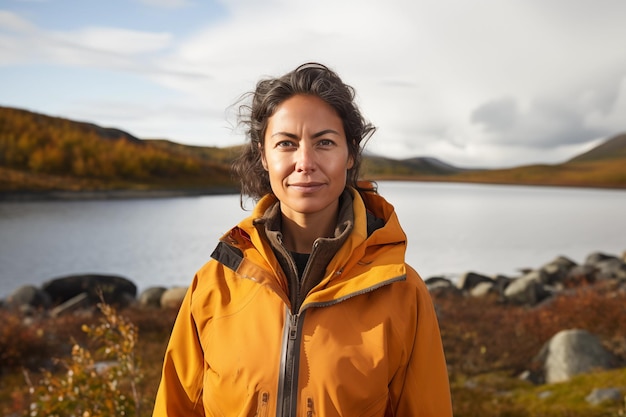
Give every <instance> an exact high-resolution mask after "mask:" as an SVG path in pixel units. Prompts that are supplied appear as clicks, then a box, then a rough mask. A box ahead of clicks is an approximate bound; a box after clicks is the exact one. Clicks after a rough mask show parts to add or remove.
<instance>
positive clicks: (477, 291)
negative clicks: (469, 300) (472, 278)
mask: <svg viewBox="0 0 626 417" xmlns="http://www.w3.org/2000/svg"><path fill="white" fill-rule="evenodd" d="M494 288H495V282H493V281H492V282H487V281H483V282H479V283H478V284H477V285H476V286H475V287H474V288H472V289H471V290H470V292H469V293H470V295H471V296H472V297H485V296H487V295H488V294H491V293H493V292H494Z"/></svg>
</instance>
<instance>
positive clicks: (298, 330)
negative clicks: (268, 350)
mask: <svg viewBox="0 0 626 417" xmlns="http://www.w3.org/2000/svg"><path fill="white" fill-rule="evenodd" d="M285 315H286V320H285V322H286V325H285V331H284V333H283V347H282V352H283V356H282V358H281V363H280V375H279V378H278V399H277V406H278V407H277V408H278V409H277V414H276V416H277V417H291V416H295V415H296V411H297V408H296V407H297V404H298V374H299V367H300V340H301V334H302V323H303V321H304V312H301V313H300V314H292V313H291V311H290V310H289V309H288V308H285Z"/></svg>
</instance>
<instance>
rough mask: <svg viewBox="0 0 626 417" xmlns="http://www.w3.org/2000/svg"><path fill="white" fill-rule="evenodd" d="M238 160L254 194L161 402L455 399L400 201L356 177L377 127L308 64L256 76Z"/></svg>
mask: <svg viewBox="0 0 626 417" xmlns="http://www.w3.org/2000/svg"><path fill="white" fill-rule="evenodd" d="M242 110H243V114H244V117H243V119H242V121H243V123H245V124H246V126H247V128H248V130H247V134H248V138H249V143H248V144H247V145H246V147H245V149H244V151H243V153H242V155H241V156H240V157H239V159H238V160H237V161H235V163H234V165H233V168H234V172H235V173H236V174H238V175H239V178H240V180H241V190H242V197H243V196H244V195H247V196H251V197H253V198H254V199H255V200H258V203H257V205H256V207H255V209H254V211H253V213H252V215H251V216H250V217H248V218H247V219H245V220H243V221H242V222H241V223H239V225H238V226H237V227H235V228H233V229H232V230H230V232H228V233H227V234H226V235H224V236H223V237H222V238H221V240H220V242H219V244H218V245H217V248H216V249H215V251H214V252H213V254H212V259H211V260H210V261H209V262H208V263H207V264H206V265H205V266H204V267H202V269H200V271H199V272H198V273H197V274H196V277H195V278H194V280H193V282H192V284H191V286H190V287H189V290H188V292H187V295H186V297H185V299H184V301H183V304H182V307H181V309H180V312H179V314H178V317H177V320H176V324H175V325H174V329H173V331H172V335H171V338H170V342H169V346H168V348H167V352H166V354H165V360H164V365H163V376H162V380H161V385H160V387H159V390H158V394H157V398H156V404H155V408H154V416H155V417H157V416H203V415H206V416H290V417H292V416H323V417H330V416H344V417H352V416H381V417H382V416H432V417H445V416H450V415H452V411H451V402H450V392H449V386H448V376H447V371H446V363H445V359H444V354H443V349H442V344H441V337H440V334H439V328H438V324H437V318H436V316H435V312H434V309H433V305H432V302H431V299H430V296H429V294H428V291H427V289H426V287H425V285H424V283H423V282H422V280H421V278H420V277H419V276H418V274H417V273H416V272H415V271H414V270H413V269H412V268H411V267H410V266H408V265H407V264H406V263H405V260H404V253H405V249H406V236H405V234H404V232H403V231H402V229H401V227H400V225H399V223H398V220H397V218H396V215H395V213H394V209H393V207H392V206H391V205H390V204H389V203H387V202H386V201H385V200H384V199H383V198H382V197H380V196H379V195H377V194H376V193H375V191H374V190H373V189H371V187H370V188H369V189H364V188H362V187H360V186H359V184H357V179H358V176H359V166H360V160H361V150H362V144H363V141H364V140H366V139H367V138H368V137H369V136H370V135H371V133H372V132H373V130H374V128H373V127H372V126H371V125H370V124H368V123H366V122H365V121H364V119H363V117H362V116H361V113H360V112H359V110H358V108H357V107H356V105H355V104H354V91H353V89H352V88H351V87H349V86H347V85H345V84H344V83H343V82H342V81H341V79H340V78H339V77H338V76H337V75H336V74H335V73H334V72H333V71H331V70H330V69H328V68H326V67H325V66H323V65H320V64H305V65H302V66H300V67H298V68H297V69H295V70H294V71H292V72H289V73H288V74H286V75H284V76H282V77H280V78H276V79H268V80H263V81H260V82H259V83H258V84H257V88H256V90H255V92H254V93H253V94H252V103H251V105H250V106H249V107H247V106H246V107H242Z"/></svg>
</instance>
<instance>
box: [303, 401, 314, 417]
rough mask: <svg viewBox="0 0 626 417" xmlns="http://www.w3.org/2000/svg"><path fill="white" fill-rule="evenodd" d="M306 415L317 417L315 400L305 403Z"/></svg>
mask: <svg viewBox="0 0 626 417" xmlns="http://www.w3.org/2000/svg"><path fill="white" fill-rule="evenodd" d="M304 415H305V416H306V417H315V408H314V407H313V398H311V397H309V398H307V399H306V401H305V402H304Z"/></svg>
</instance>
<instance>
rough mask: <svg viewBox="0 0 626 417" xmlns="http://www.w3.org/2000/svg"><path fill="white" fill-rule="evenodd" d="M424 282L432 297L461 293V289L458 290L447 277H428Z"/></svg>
mask: <svg viewBox="0 0 626 417" xmlns="http://www.w3.org/2000/svg"><path fill="white" fill-rule="evenodd" d="M424 283H425V284H426V288H428V291H429V292H430V293H431V295H432V296H433V297H445V296H448V295H452V296H457V295H461V290H459V289H458V288H457V287H456V286H455V285H454V284H453V283H452V281H451V280H449V279H448V278H444V277H430V278H428V279H426V280H424Z"/></svg>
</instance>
